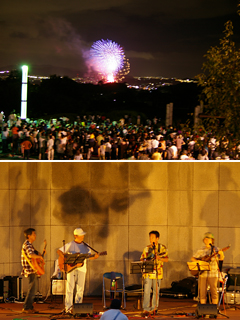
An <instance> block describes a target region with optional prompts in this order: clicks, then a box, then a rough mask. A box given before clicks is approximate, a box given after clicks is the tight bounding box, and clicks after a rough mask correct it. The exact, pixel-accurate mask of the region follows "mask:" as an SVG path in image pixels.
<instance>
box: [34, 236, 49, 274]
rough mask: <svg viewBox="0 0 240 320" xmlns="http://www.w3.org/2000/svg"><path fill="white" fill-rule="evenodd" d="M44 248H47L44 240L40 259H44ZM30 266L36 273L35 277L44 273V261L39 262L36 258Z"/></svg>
mask: <svg viewBox="0 0 240 320" xmlns="http://www.w3.org/2000/svg"><path fill="white" fill-rule="evenodd" d="M46 247H47V241H46V240H44V249H43V254H42V257H44V255H45V250H46ZM32 265H33V268H34V270H36V271H37V275H39V276H42V275H43V274H44V273H45V270H44V265H45V262H44V260H43V261H41V260H40V259H39V258H36V259H35V258H32Z"/></svg>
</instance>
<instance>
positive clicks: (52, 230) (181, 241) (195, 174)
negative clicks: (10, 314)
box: [0, 162, 240, 295]
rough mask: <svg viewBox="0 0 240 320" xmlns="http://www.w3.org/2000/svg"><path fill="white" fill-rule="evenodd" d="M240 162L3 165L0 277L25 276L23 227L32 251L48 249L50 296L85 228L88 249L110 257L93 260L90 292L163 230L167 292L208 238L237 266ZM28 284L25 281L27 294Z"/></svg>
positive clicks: (43, 283) (129, 279) (129, 278)
mask: <svg viewBox="0 0 240 320" xmlns="http://www.w3.org/2000/svg"><path fill="white" fill-rule="evenodd" d="M239 168H240V164H239V163H238V162H234V163H233V162H221V163H220V162H205V163H202V162H184V163H183V162H181V163H180V162H160V163H154V162H115V163H114V162H95V163H93V162H80V163H75V162H60V163H48V162H2V163H0V172H1V179H0V234H1V239H2V241H1V244H2V245H1V247H2V250H1V256H0V277H4V276H7V275H11V276H15V275H20V273H21V264H20V253H21V245H22V243H23V241H24V236H23V230H25V229H26V228H28V227H30V226H31V227H34V228H36V231H37V240H36V241H35V243H34V245H35V247H36V248H37V249H39V250H42V248H43V240H44V239H45V238H46V240H47V242H48V246H47V255H46V274H45V275H44V276H42V277H41V279H40V291H41V292H42V293H43V294H46V293H47V290H48V288H49V286H50V277H51V274H52V272H53V266H54V261H55V259H56V258H57V254H56V250H57V249H58V248H59V247H61V246H62V241H63V240H65V241H66V242H68V241H71V240H72V239H73V236H72V232H73V230H74V229H75V228H76V227H79V226H81V227H82V228H83V229H84V230H85V231H86V232H87V235H86V237H85V240H86V242H88V243H89V244H90V245H91V246H92V247H94V248H95V249H96V250H98V251H100V252H101V251H105V250H107V252H108V254H107V256H102V257H100V258H99V259H98V260H93V261H88V273H87V281H86V289H85V294H86V295H90V294H101V288H102V274H103V273H104V272H107V271H118V272H122V273H124V275H125V281H126V284H127V285H131V284H135V283H139V284H140V283H141V278H140V276H139V275H131V274H130V262H131V261H136V260H139V257H140V255H141V252H142V249H143V248H144V246H145V245H147V244H148V242H149V240H148V232H149V231H151V230H152V229H157V230H159V231H160V233H161V238H160V241H161V242H162V243H164V244H165V245H166V246H167V247H168V249H169V258H170V261H169V263H167V264H165V268H164V281H163V284H162V286H169V285H170V284H171V282H172V281H174V280H179V279H182V278H184V277H186V276H188V275H189V272H188V269H187V265H186V262H187V261H189V260H190V258H191V256H192V254H193V252H194V251H195V250H196V249H197V248H199V247H200V246H201V245H202V237H203V234H204V233H205V232H206V231H212V232H213V233H214V235H215V237H216V244H217V245H218V246H220V247H225V246H227V245H228V244H229V243H231V245H232V246H231V248H230V249H229V250H228V251H226V253H225V256H226V257H225V261H224V263H225V265H229V266H232V267H236V266H239V265H240V252H239V245H238V243H239V240H240V214H239V207H240V206H239V204H240V170H239ZM26 285H27V281H26V280H24V290H26Z"/></svg>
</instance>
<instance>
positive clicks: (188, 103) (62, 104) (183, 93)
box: [0, 71, 200, 123]
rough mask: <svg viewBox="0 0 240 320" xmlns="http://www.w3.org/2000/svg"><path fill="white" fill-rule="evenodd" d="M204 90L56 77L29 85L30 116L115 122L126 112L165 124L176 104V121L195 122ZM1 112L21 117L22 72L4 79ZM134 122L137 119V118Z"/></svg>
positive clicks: (0, 87)
mask: <svg viewBox="0 0 240 320" xmlns="http://www.w3.org/2000/svg"><path fill="white" fill-rule="evenodd" d="M199 93H200V89H199V88H198V87H197V85H196V84H193V83H190V84H188V83H182V84H177V85H172V86H168V87H160V88H158V89H157V90H152V91H148V90H137V89H130V88H127V85H126V83H111V84H101V83H100V84H98V85H93V84H90V83H89V84H81V83H77V82H75V81H73V80H72V79H70V78H68V77H63V78H61V77H59V76H56V75H53V76H51V77H50V79H45V80H42V82H41V84H39V85H36V84H33V83H31V82H29V85H28V117H29V118H41V117H47V116H51V115H54V114H63V115H64V114H67V113H72V114H77V115H84V114H86V115H87V114H100V115H101V114H106V115H108V116H109V117H111V119H113V118H115V119H116V120H117V119H118V117H122V116H123V115H124V114H125V113H128V114H132V117H133V118H134V117H135V116H136V115H137V114H140V115H141V116H142V117H143V118H153V117H154V116H157V117H158V118H161V119H162V120H163V121H164V120H165V116H166V104H168V103H170V102H173V103H174V112H173V117H174V122H176V123H177V122H185V121H186V120H187V119H189V118H190V119H191V117H192V116H191V114H192V113H193V112H194V108H195V106H197V105H198V104H199V102H198V100H199ZM0 96H1V100H0V101H1V102H0V108H1V110H0V111H4V113H5V115H6V116H8V115H9V114H10V113H11V112H12V111H13V109H15V111H16V113H19V114H20V107H21V72H19V71H11V72H10V74H9V77H8V78H7V79H6V80H0ZM133 120H134V119H133Z"/></svg>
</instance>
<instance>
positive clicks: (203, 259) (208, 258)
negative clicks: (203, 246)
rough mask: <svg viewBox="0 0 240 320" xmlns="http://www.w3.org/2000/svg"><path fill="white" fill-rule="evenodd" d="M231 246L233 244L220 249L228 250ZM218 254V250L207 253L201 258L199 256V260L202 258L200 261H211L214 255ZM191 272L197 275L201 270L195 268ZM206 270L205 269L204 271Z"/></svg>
mask: <svg viewBox="0 0 240 320" xmlns="http://www.w3.org/2000/svg"><path fill="white" fill-rule="evenodd" d="M230 247H231V245H228V246H227V247H225V248H222V249H220V250H219V251H226V250H228V249H229V248H230ZM217 254H218V251H216V252H214V253H213V254H211V255H205V256H204V257H201V258H198V259H197V260H200V261H205V262H210V261H211V259H212V257H214V256H216V255H217ZM190 272H191V274H192V275H193V276H194V277H197V276H198V275H199V271H198V270H196V269H195V268H194V270H190ZM203 272H204V271H203Z"/></svg>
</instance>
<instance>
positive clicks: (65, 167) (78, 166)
mask: <svg viewBox="0 0 240 320" xmlns="http://www.w3.org/2000/svg"><path fill="white" fill-rule="evenodd" d="M51 167H52V179H51V185H52V189H64V190H66V189H69V190H70V189H73V188H74V187H79V188H83V189H85V188H88V187H89V184H90V165H89V164H88V163H86V162H81V163H74V162H59V163H54V165H53V166H51Z"/></svg>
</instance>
